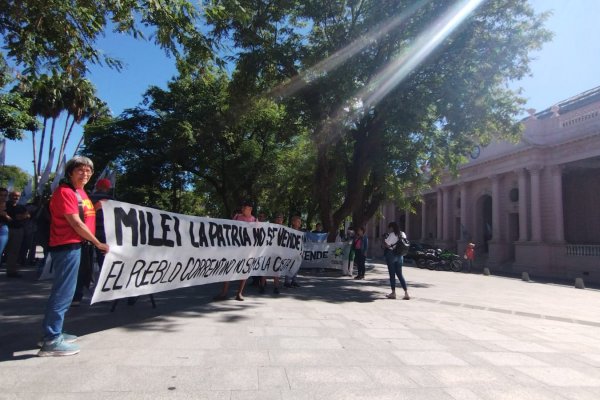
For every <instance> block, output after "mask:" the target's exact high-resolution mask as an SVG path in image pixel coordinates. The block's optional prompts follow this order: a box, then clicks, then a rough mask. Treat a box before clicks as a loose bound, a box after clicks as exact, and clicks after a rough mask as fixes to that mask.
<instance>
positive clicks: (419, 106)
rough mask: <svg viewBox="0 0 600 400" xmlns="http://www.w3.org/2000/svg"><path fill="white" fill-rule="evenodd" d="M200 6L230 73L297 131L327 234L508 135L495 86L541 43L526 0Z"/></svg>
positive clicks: (502, 85)
mask: <svg viewBox="0 0 600 400" xmlns="http://www.w3.org/2000/svg"><path fill="white" fill-rule="evenodd" d="M212 4H213V7H214V8H216V9H217V11H216V12H214V13H210V12H209V16H210V18H209V19H208V21H209V23H211V24H212V26H213V28H214V29H213V31H212V34H213V35H214V37H215V38H217V39H220V38H223V37H227V38H229V39H230V40H232V41H233V42H234V44H235V46H236V50H237V61H238V69H241V70H244V71H248V73H247V74H245V76H247V77H249V76H252V75H254V76H256V77H257V80H260V81H261V82H267V83H271V86H270V87H269V88H268V89H269V90H268V91H265V92H263V93H265V94H268V95H270V96H275V98H277V99H278V100H279V101H281V102H282V103H284V104H286V106H287V108H288V112H289V113H294V112H295V113H296V116H297V118H299V119H302V121H303V123H304V124H305V126H306V127H307V129H308V130H309V132H310V135H311V139H312V142H313V146H314V148H315V152H316V169H315V174H314V177H315V181H314V186H315V187H320V188H325V189H326V190H319V191H317V192H316V193H315V195H316V196H317V201H318V205H319V207H318V208H319V212H320V214H321V220H322V222H323V224H324V227H325V229H327V230H328V231H329V232H330V233H331V235H332V236H331V237H333V235H334V234H335V231H336V230H337V228H338V226H339V224H340V222H341V221H342V220H343V219H344V218H346V217H347V216H349V215H352V216H353V220H354V223H355V225H362V224H363V223H364V222H365V221H366V220H368V219H369V218H370V217H371V216H373V215H374V213H375V212H376V211H377V209H378V208H379V206H380V205H381V204H382V202H383V201H385V200H387V199H395V200H397V201H407V197H409V196H414V195H415V194H416V193H418V192H419V188H421V187H422V186H423V185H424V184H426V183H427V182H424V180H423V177H422V174H421V173H420V171H421V167H422V166H423V165H424V164H426V163H427V164H428V165H429V166H430V168H431V170H432V174H433V178H434V179H436V177H438V176H439V174H440V172H441V171H442V170H445V169H449V170H451V171H452V170H455V168H456V166H457V164H458V163H459V162H461V161H463V160H464V157H463V154H465V152H466V151H467V150H468V149H470V148H471V146H473V144H475V143H479V142H481V143H487V142H489V140H490V139H491V138H492V137H499V136H504V137H512V138H515V137H516V136H518V135H519V133H520V129H521V128H520V126H519V124H518V123H517V122H516V116H517V115H518V114H519V112H520V106H521V105H522V104H523V99H521V98H520V97H519V96H518V95H517V94H516V93H514V92H512V91H510V90H508V89H507V88H506V83H507V82H508V81H510V80H518V79H520V78H522V77H523V76H524V75H525V74H527V73H528V71H529V70H528V62H529V57H528V54H529V52H531V51H532V50H535V49H538V48H539V47H540V46H541V44H542V43H543V42H544V41H546V40H548V39H549V37H550V35H549V33H548V32H547V31H546V30H545V29H544V28H543V25H542V24H543V21H544V19H545V16H544V15H536V14H535V13H534V12H533V10H532V8H531V7H530V6H529V4H528V2H527V1H526V0H491V1H486V2H480V3H477V2H469V3H460V2H459V3H456V4H455V3H454V2H448V1H443V0H437V1H436V0H434V1H429V2H414V1H407V0H378V1H375V0H355V1H338V0H318V1H317V0H307V1H303V2H294V1H283V0H281V1H265V0H245V1H244V0H239V1H236V2H229V1H214V2H212ZM472 5H476V6H477V7H476V8H474V9H468V7H469V6H472ZM458 6H462V7H463V8H462V9H458V8H457V7H458ZM461 15H465V16H466V18H464V19H463V20H461V19H460V16H461ZM457 22H459V23H457ZM303 32H306V33H305V34H303ZM442 33H445V34H444V35H442ZM266 55H268V57H267V56H266ZM273 71H276V73H273ZM264 76H272V77H275V78H274V79H273V80H271V81H265V80H264V78H263V77H264ZM284 77H285V78H287V81H285V82H281V80H282V78H284ZM277 80H279V81H280V82H274V81H277Z"/></svg>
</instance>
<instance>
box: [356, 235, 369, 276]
mask: <svg viewBox="0 0 600 400" xmlns="http://www.w3.org/2000/svg"><path fill="white" fill-rule="evenodd" d="M368 248H369V238H367V237H366V236H365V228H362V227H359V228H357V229H356V235H355V236H354V240H353V241H352V249H353V250H354V262H355V264H356V268H357V269H358V274H357V275H356V276H355V277H354V279H365V270H366V267H365V263H366V261H367V250H368Z"/></svg>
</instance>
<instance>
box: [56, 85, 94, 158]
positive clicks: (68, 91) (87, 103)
mask: <svg viewBox="0 0 600 400" xmlns="http://www.w3.org/2000/svg"><path fill="white" fill-rule="evenodd" d="M63 99H64V105H65V110H66V111H67V118H66V120H65V129H64V131H63V136H62V140H61V144H60V151H59V153H58V159H59V160H61V159H62V156H63V154H64V153H65V149H66V147H67V144H68V142H69V139H70V137H71V133H72V132H73V128H74V126H75V124H80V123H81V122H82V121H83V120H84V119H85V118H87V117H89V116H90V113H91V112H92V111H93V109H94V107H95V106H96V103H97V102H98V99H97V98H96V88H95V87H94V85H93V84H92V83H91V82H90V81H89V80H87V79H84V78H77V79H74V80H69V81H68V82H67V84H66V85H65V92H64V97H63ZM70 117H72V119H71V118H70ZM69 120H70V121H69ZM69 122H70V126H69ZM67 127H68V129H67ZM57 168H58V164H57Z"/></svg>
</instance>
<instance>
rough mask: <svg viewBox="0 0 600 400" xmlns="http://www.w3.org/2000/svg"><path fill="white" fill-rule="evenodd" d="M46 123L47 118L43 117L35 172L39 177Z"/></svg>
mask: <svg viewBox="0 0 600 400" xmlns="http://www.w3.org/2000/svg"><path fill="white" fill-rule="evenodd" d="M47 123H48V118H46V117H44V124H43V126H42V137H41V138H40V151H39V153H38V155H39V156H38V160H37V170H36V174H37V175H38V176H39V175H41V174H42V158H43V155H44V142H45V140H46V124H47Z"/></svg>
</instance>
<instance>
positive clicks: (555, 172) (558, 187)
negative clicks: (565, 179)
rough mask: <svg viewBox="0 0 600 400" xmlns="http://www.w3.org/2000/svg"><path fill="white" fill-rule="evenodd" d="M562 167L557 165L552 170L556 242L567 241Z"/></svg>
mask: <svg viewBox="0 0 600 400" xmlns="http://www.w3.org/2000/svg"><path fill="white" fill-rule="evenodd" d="M562 170H563V168H562V166H561V165H556V166H554V167H553V168H552V170H551V171H552V186H553V188H554V206H555V215H554V217H555V218H554V220H555V221H556V237H555V239H556V241H558V242H564V241H565V222H564V221H565V220H564V209H563V190H562Z"/></svg>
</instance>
